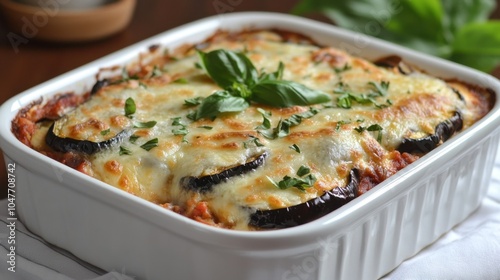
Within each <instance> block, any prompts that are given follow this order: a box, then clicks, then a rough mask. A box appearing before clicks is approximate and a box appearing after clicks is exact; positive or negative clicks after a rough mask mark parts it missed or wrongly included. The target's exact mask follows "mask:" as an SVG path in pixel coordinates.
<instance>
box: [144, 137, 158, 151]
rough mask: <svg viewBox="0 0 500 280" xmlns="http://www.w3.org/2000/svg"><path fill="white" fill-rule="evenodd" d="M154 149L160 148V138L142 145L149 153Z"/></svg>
mask: <svg viewBox="0 0 500 280" xmlns="http://www.w3.org/2000/svg"><path fill="white" fill-rule="evenodd" d="M154 147H158V138H154V139H151V140H149V141H148V142H146V143H144V144H143V145H141V148H143V149H144V150H146V151H149V150H151V149H153V148H154Z"/></svg>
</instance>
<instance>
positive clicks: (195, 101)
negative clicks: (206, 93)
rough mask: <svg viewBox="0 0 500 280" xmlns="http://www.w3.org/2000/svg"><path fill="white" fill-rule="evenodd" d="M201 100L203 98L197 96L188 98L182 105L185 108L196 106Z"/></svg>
mask: <svg viewBox="0 0 500 280" xmlns="http://www.w3.org/2000/svg"><path fill="white" fill-rule="evenodd" d="M202 100H203V97H201V96H198V97H195V98H188V99H185V100H184V105H185V106H196V105H199V104H201V101H202Z"/></svg>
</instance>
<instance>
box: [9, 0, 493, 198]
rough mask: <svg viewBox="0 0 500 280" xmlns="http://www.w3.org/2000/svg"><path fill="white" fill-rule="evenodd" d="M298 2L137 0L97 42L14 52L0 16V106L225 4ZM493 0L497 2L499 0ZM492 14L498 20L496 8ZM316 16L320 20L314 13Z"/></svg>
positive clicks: (238, 7) (264, 7) (36, 45)
mask: <svg viewBox="0 0 500 280" xmlns="http://www.w3.org/2000/svg"><path fill="white" fill-rule="evenodd" d="M297 2H299V1H298V0H281V1H262V0H258V1H255V0H253V1H251V0H202V1H200V0H184V1H175V2H174V1H165V0H147V1H146V0H138V1H137V6H136V9H135V13H134V16H133V19H132V22H131V24H130V25H129V26H128V27H127V28H126V29H125V30H124V31H122V32H121V33H119V34H116V35H114V36H112V37H109V38H106V39H102V40H99V41H96V42H89V43H79V44H53V43H47V42H38V41H36V40H30V41H29V42H28V43H26V44H22V45H20V47H19V52H17V53H16V52H15V51H14V48H13V47H12V46H11V44H10V42H9V40H8V39H7V34H8V32H9V30H8V28H7V26H6V24H5V22H3V20H2V19H3V17H0V81H1V83H0V85H1V89H0V104H1V103H3V102H4V101H5V100H7V99H8V98H10V97H12V96H14V95H16V94H18V93H20V92H22V91H24V90H26V89H29V88H31V87H33V86H35V85H37V84H39V83H42V82H44V81H46V80H49V79H51V78H54V77H56V76H58V75H60V74H63V73H65V72H67V71H69V70H72V69H74V68H76V67H78V66H81V65H83V64H85V63H87V62H90V61H93V60H95V59H97V58H99V57H102V56H104V55H106V54H109V53H111V52H113V51H116V50H119V49H121V48H124V47H126V46H128V45H130V44H133V43H135V42H138V41H140V40H143V39H145V38H148V37H151V36H153V35H155V34H158V33H160V32H162V31H165V30H168V29H171V28H173V27H177V26H179V25H182V24H185V23H188V22H191V21H194V20H197V19H200V18H204V17H207V16H210V15H216V14H217V13H218V12H220V9H221V7H224V8H226V9H227V11H228V12H241V11H274V12H283V13H288V12H289V11H290V10H291V9H292V7H293V6H294V5H295V4H296V3H297ZM498 2H499V3H500V0H499V1H498ZM497 6H500V4H499V5H497ZM217 7H219V8H217ZM494 17H496V18H500V9H498V7H497V10H496V12H495V13H494ZM315 18H316V19H318V18H319V19H323V18H321V17H318V16H315ZM495 76H497V77H500V71H496V72H495ZM0 121H5V120H0ZM0 154H1V152H0ZM6 177H7V175H6V171H5V166H4V162H3V160H0V198H2V197H5V196H6V185H7V183H6V182H7V178H6Z"/></svg>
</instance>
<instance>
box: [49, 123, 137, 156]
mask: <svg viewBox="0 0 500 280" xmlns="http://www.w3.org/2000/svg"><path fill="white" fill-rule="evenodd" d="M54 125H55V123H53V124H52V125H51V126H50V128H49V130H48V131H47V134H46V135H45V143H47V145H49V147H51V148H52V149H54V150H55V151H58V152H62V153H67V152H80V153H84V154H88V155H91V154H94V153H97V152H99V151H102V150H105V149H109V148H111V147H113V146H115V145H118V144H119V143H121V142H122V140H123V139H124V138H125V137H127V136H128V135H129V134H130V133H129V132H128V131H127V130H122V131H120V132H119V133H118V134H117V135H116V136H115V137H113V138H111V139H108V140H105V141H101V142H92V141H88V140H77V139H73V138H68V137H59V136H57V135H56V134H55V133H54Z"/></svg>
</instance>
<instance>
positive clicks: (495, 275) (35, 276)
mask: <svg viewBox="0 0 500 280" xmlns="http://www.w3.org/2000/svg"><path fill="white" fill-rule="evenodd" d="M499 150H500V148H499ZM7 203H8V202H7V200H6V199H4V200H1V201H0V279H6V280H10V279H12V280H21V279H22V280H24V279H26V280H83V279H85V280H90V279H92V280H132V279H135V278H134V277H131V276H127V275H126V274H127V272H126V271H113V272H106V271H103V270H102V269H100V268H97V267H95V266H93V265H91V264H89V263H86V262H84V261H82V260H80V259H78V258H77V257H75V256H74V255H72V254H71V253H69V252H67V251H65V250H63V249H61V248H58V247H55V246H53V245H51V244H48V243H47V242H45V241H44V240H43V239H42V238H41V237H39V236H37V235H35V234H33V233H31V232H30V231H29V230H27V229H26V228H25V227H24V226H23V225H22V224H21V222H20V221H16V236H15V237H16V272H10V271H9V270H8V267H9V264H8V263H7V257H8V256H7V254H8V248H9V244H8V234H9V229H8V227H7V224H8V223H9V221H8V220H7ZM499 264H500V151H499V153H498V154H497V157H496V161H495V166H494V168H493V176H492V179H491V183H490V187H489V189H488V194H487V196H486V198H485V199H484V200H483V202H482V204H481V206H480V207H479V208H478V209H477V210H476V211H475V212H474V213H472V215H471V216H470V217H469V218H467V219H466V220H465V221H463V222H462V223H460V224H459V225H457V226H455V227H454V228H453V229H452V230H451V231H449V232H447V233H446V234H444V235H443V236H442V237H441V238H440V239H438V240H437V241H436V242H434V243H433V244H431V245H429V246H428V247H426V248H425V249H424V250H422V251H421V252H419V253H418V254H417V255H415V256H413V257H412V258H410V259H408V260H406V261H404V262H403V263H402V264H401V265H399V266H398V267H397V268H396V269H394V270H393V271H392V272H391V273H389V274H387V275H386V276H384V277H383V278H382V279H383V280H398V279H467V280H474V279H478V280H479V279H481V280H483V279H500V265H499Z"/></svg>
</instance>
